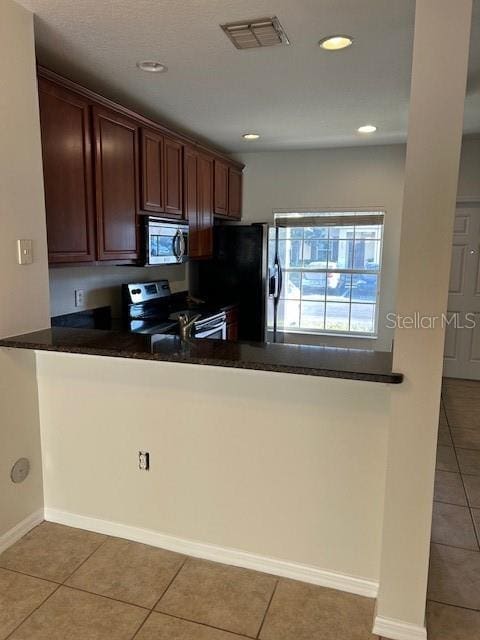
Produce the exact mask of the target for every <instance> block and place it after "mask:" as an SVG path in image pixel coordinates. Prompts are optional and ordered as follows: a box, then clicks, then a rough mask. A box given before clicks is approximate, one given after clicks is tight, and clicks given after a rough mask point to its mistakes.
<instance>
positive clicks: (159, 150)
mask: <svg viewBox="0 0 480 640" xmlns="http://www.w3.org/2000/svg"><path fill="white" fill-rule="evenodd" d="M141 145H142V154H141V158H142V164H141V172H142V185H141V186H142V188H141V202H140V207H141V209H142V211H146V212H148V213H163V212H164V211H165V204H164V193H163V192H164V138H163V136H162V135H161V134H159V133H157V132H156V131H151V130H150V129H142V136H141Z"/></svg>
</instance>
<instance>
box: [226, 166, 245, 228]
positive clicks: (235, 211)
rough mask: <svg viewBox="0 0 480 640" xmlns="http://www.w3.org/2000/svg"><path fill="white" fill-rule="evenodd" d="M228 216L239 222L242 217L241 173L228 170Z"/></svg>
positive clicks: (230, 168) (235, 170) (231, 169)
mask: <svg viewBox="0 0 480 640" xmlns="http://www.w3.org/2000/svg"><path fill="white" fill-rule="evenodd" d="M228 215H229V217H230V218H235V219H236V220H240V218H241V217H242V172H241V171H238V169H234V168H233V167H229V169H228Z"/></svg>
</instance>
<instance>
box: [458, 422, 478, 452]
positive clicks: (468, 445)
mask: <svg viewBox="0 0 480 640" xmlns="http://www.w3.org/2000/svg"><path fill="white" fill-rule="evenodd" d="M451 433H452V439H453V444H454V446H455V447H461V448H462V449H476V450H477V451H478V450H480V429H465V428H459V427H452V428H451Z"/></svg>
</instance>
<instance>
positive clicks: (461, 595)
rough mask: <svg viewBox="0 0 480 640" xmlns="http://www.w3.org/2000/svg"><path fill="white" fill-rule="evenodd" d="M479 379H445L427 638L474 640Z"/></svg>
mask: <svg viewBox="0 0 480 640" xmlns="http://www.w3.org/2000/svg"><path fill="white" fill-rule="evenodd" d="M479 540H480V382H473V381H466V380H453V379H448V378H447V379H445V380H444V383H443V389H442V406H441V411H440V426H439V432H438V449H437V469H436V475H435V496H434V504H433V518H432V549H431V557H430V572H429V585H428V600H429V601H428V604H427V627H428V632H429V635H428V637H429V640H480V546H479Z"/></svg>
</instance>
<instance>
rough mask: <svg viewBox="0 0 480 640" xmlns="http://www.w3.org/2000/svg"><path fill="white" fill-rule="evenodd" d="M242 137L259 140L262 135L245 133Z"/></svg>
mask: <svg viewBox="0 0 480 640" xmlns="http://www.w3.org/2000/svg"><path fill="white" fill-rule="evenodd" d="M242 138H244V139H245V140H258V139H259V138H260V135H259V134H258V133H244V134H243V136H242Z"/></svg>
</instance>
